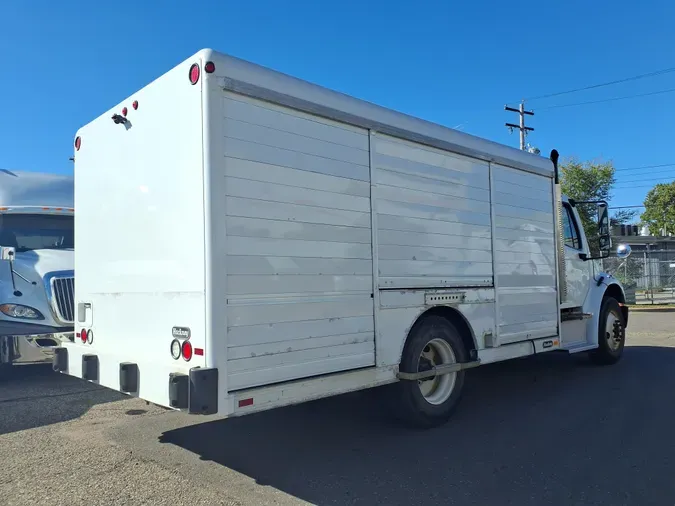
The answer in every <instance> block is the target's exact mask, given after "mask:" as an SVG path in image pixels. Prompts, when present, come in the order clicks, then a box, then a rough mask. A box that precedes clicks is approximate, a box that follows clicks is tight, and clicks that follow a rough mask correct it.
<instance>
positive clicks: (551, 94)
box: [524, 67, 675, 101]
mask: <svg viewBox="0 0 675 506" xmlns="http://www.w3.org/2000/svg"><path fill="white" fill-rule="evenodd" d="M669 72H675V67H670V68H667V69H662V70H656V71H654V72H648V73H646V74H638V75H636V76H631V77H626V78H624V79H617V80H615V81H608V82H605V83H600V84H592V85H590V86H584V87H582V88H575V89H572V90H566V91H558V92H556V93H548V94H546V95H539V96H537V97H530V98H526V99H524V100H526V101H531V100H540V99H542V98H549V97H557V96H560V95H567V94H569V93H576V92H578V91H586V90H592V89H595V88H601V87H603V86H610V85H612V84H619V83H625V82H628V81H637V80H638V79H644V78H646V77H654V76H659V75H662V74H667V73H669Z"/></svg>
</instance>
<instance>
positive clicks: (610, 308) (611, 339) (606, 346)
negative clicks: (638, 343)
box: [591, 297, 626, 365]
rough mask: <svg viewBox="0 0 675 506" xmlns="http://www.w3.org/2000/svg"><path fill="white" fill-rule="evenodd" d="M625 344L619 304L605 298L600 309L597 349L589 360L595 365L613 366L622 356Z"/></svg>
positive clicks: (624, 329) (623, 324)
mask: <svg viewBox="0 0 675 506" xmlns="http://www.w3.org/2000/svg"><path fill="white" fill-rule="evenodd" d="M625 343H626V322H624V320H623V313H622V312H621V306H619V302H618V301H617V300H616V299H615V298H613V297H605V298H604V299H603V301H602V306H601V307H600V323H599V328H598V347H597V348H596V349H595V350H593V351H592V352H591V360H593V362H595V363H596V364H600V365H610V364H615V363H616V362H618V361H619V360H620V359H621V356H622V355H623V348H624V345H625Z"/></svg>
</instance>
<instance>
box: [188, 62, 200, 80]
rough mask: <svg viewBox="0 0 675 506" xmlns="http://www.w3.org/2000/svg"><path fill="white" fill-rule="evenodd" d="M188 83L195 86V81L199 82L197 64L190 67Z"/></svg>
mask: <svg viewBox="0 0 675 506" xmlns="http://www.w3.org/2000/svg"><path fill="white" fill-rule="evenodd" d="M189 77H190V83H192V84H197V81H199V64H198V63H193V64H192V66H191V67H190V74H189Z"/></svg>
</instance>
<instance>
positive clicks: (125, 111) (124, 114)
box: [122, 107, 129, 116]
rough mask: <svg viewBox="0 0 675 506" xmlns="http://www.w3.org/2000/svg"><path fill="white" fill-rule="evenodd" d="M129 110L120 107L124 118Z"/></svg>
mask: <svg viewBox="0 0 675 506" xmlns="http://www.w3.org/2000/svg"><path fill="white" fill-rule="evenodd" d="M128 112H129V110H128V109H127V108H126V107H122V116H126V115H127V113H128Z"/></svg>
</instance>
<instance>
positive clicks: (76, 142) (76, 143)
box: [75, 137, 82, 151]
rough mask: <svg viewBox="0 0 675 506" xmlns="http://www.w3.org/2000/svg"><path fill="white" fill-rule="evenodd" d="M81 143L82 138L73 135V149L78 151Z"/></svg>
mask: <svg viewBox="0 0 675 506" xmlns="http://www.w3.org/2000/svg"><path fill="white" fill-rule="evenodd" d="M81 145H82V139H80V138H79V137H75V150H76V151H79V150H80V146H81Z"/></svg>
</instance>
